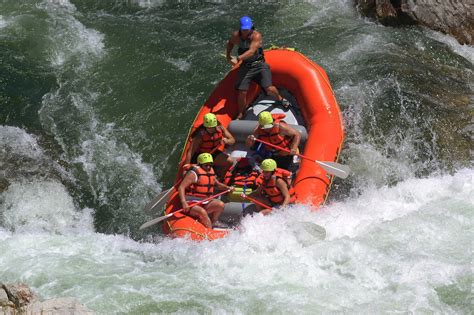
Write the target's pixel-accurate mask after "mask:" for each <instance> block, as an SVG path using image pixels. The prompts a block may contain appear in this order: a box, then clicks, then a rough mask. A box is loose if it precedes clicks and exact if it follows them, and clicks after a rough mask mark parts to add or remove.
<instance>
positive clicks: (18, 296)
mask: <svg viewBox="0 0 474 315" xmlns="http://www.w3.org/2000/svg"><path fill="white" fill-rule="evenodd" d="M2 288H3V290H5V292H6V294H7V296H8V299H9V300H10V301H11V302H13V304H15V306H16V307H17V308H20V307H23V306H25V305H27V304H29V303H31V302H34V301H35V300H36V299H37V298H36V296H35V294H34V293H33V292H32V291H31V289H30V288H29V287H28V286H27V285H26V284H24V283H16V284H2Z"/></svg>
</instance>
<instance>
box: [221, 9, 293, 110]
mask: <svg viewBox="0 0 474 315" xmlns="http://www.w3.org/2000/svg"><path fill="white" fill-rule="evenodd" d="M262 42H263V38H262V34H260V33H259V32H257V31H256V30H255V27H254V26H253V23H252V20H251V19H250V18H249V17H248V16H244V17H242V18H241V19H240V30H238V31H234V32H232V35H231V36H230V39H229V41H228V42H227V51H226V57H227V61H228V62H229V63H230V64H231V65H236V64H240V68H239V72H238V74H237V82H236V84H235V88H236V89H237V90H239V96H238V100H237V101H238V105H239V114H238V115H237V119H241V118H242V116H243V114H244V113H245V109H246V108H247V90H248V89H249V85H250V82H251V81H256V82H257V83H258V84H259V85H260V86H261V87H262V88H263V89H264V90H265V92H266V93H267V94H269V95H271V96H273V97H275V99H276V100H277V101H278V102H280V103H281V104H282V105H283V106H284V107H288V106H289V105H290V102H288V101H287V100H286V99H284V98H283V97H281V95H280V93H279V92H278V90H277V88H276V87H275V86H274V85H272V73H271V72H270V67H269V66H268V64H267V63H265V58H264V56H263V48H262ZM234 46H237V47H238V51H237V53H238V56H237V59H236V60H235V59H232V58H231V55H230V54H231V52H232V49H233V48H234Z"/></svg>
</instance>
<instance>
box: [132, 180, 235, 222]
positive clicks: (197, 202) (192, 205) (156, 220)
mask: <svg viewBox="0 0 474 315" xmlns="http://www.w3.org/2000/svg"><path fill="white" fill-rule="evenodd" d="M229 191H231V189H227V190H224V191H222V192H220V193H218V194H215V195H212V196H210V197H207V198H205V199H203V200H197V201H196V202H193V203H191V204H190V205H189V207H190V208H191V207H194V206H195V205H198V204H201V203H203V202H206V201H209V200H211V199H214V198H216V197H219V196H220V195H223V194H226V193H228V192H229ZM182 211H184V208H181V209H179V210H176V211H174V212H171V213H168V214H166V215H164V216H161V217H158V218H156V219H153V220H150V221H148V222H145V223H143V224H142V225H141V226H140V227H139V229H140V230H143V229H146V228H148V227H150V226H152V225H155V224H157V223H160V222H161V221H164V220H167V219H169V218H171V217H172V216H173V215H175V214H176V213H179V212H182Z"/></svg>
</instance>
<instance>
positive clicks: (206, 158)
mask: <svg viewBox="0 0 474 315" xmlns="http://www.w3.org/2000/svg"><path fill="white" fill-rule="evenodd" d="M197 162H198V164H206V163H214V159H213V158H212V155H210V154H209V153H201V154H199V155H198V158H197Z"/></svg>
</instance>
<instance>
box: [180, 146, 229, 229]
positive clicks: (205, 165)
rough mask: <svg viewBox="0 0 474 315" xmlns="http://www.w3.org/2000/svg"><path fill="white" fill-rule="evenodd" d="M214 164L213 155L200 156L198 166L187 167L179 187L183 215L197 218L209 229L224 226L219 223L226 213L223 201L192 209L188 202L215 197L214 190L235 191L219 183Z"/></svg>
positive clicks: (202, 154) (190, 165) (208, 202)
mask: <svg viewBox="0 0 474 315" xmlns="http://www.w3.org/2000/svg"><path fill="white" fill-rule="evenodd" d="M213 163H214V161H213V158H212V155H211V154H209V153H201V154H199V156H198V157H197V164H188V165H185V167H184V169H185V171H186V173H185V175H184V178H183V181H182V182H181V184H180V185H179V186H178V193H179V199H180V201H181V205H182V207H183V209H184V210H183V213H184V214H186V215H188V216H190V217H193V218H195V219H196V220H198V221H199V222H200V223H201V224H202V225H204V226H205V227H207V228H212V227H213V226H221V225H222V224H221V223H220V222H218V219H219V217H220V215H221V213H222V211H224V203H223V202H222V201H221V200H218V199H212V200H210V201H207V202H204V203H201V204H199V205H195V206H191V207H190V206H189V203H188V202H191V201H193V200H202V199H205V198H207V197H210V196H212V195H214V188H218V189H221V190H227V189H231V190H233V189H234V187H232V186H227V185H225V184H223V183H221V182H219V180H218V179H217V178H216V174H215V173H214V169H213V167H212V166H213Z"/></svg>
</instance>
